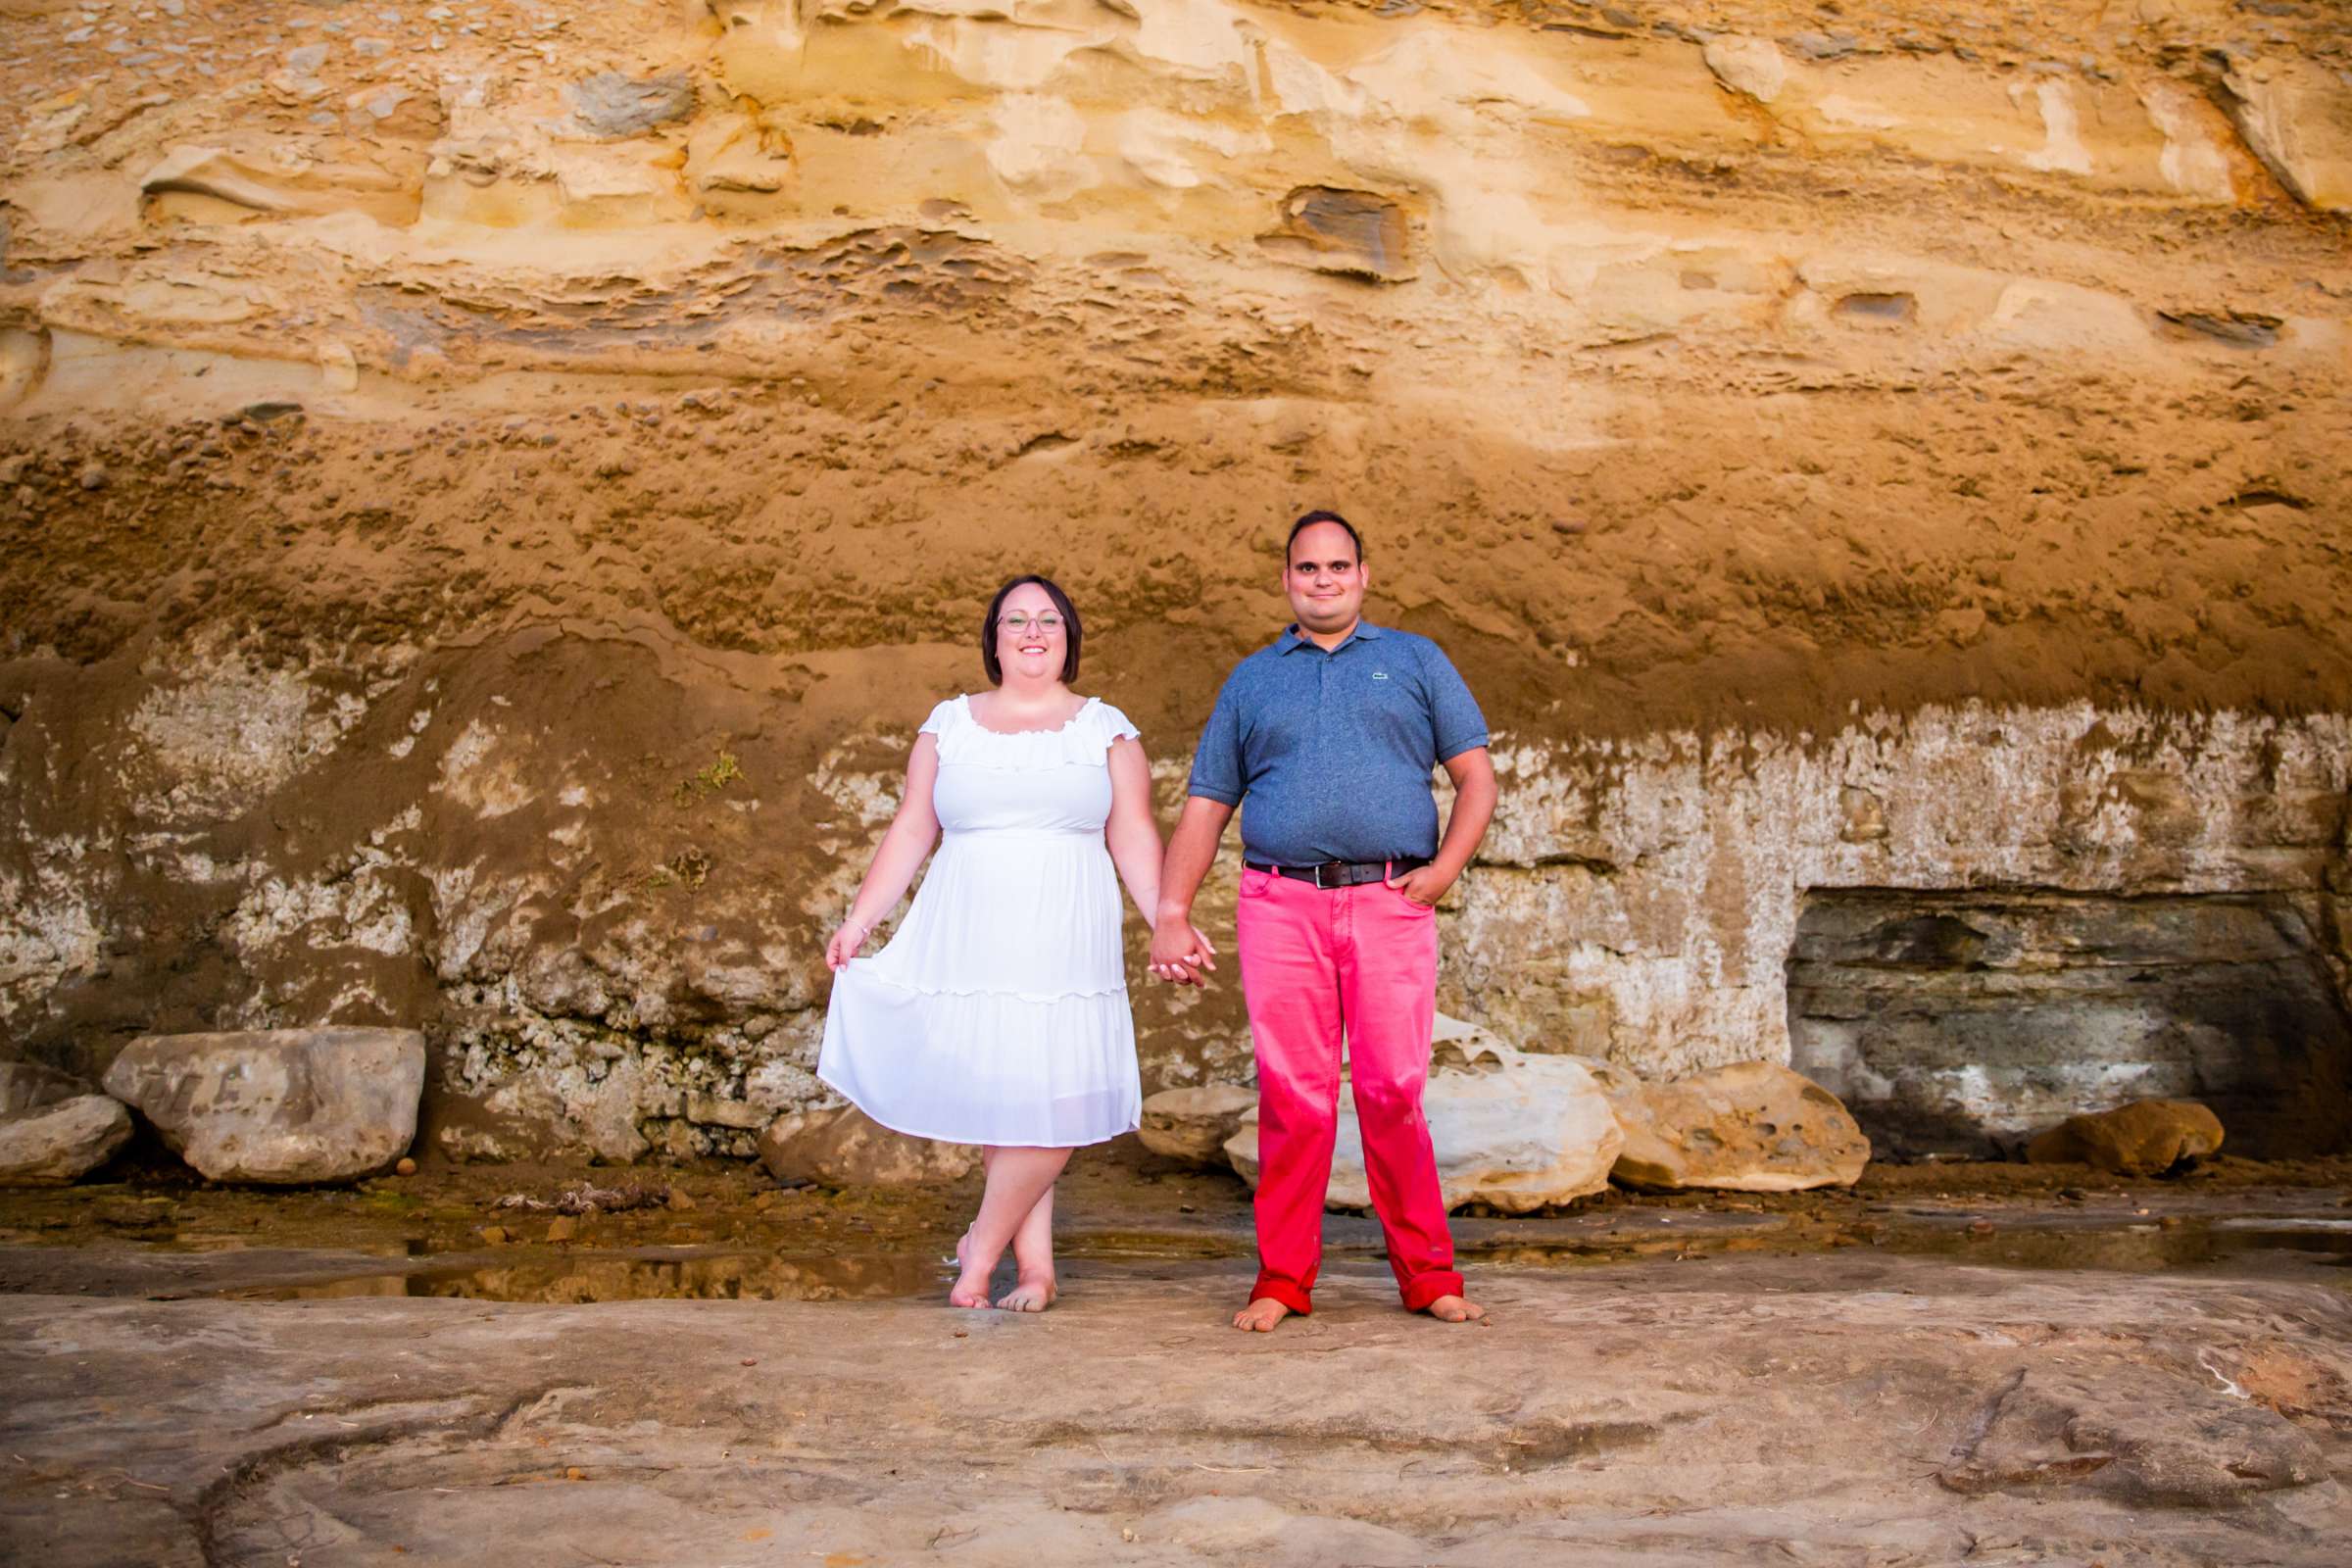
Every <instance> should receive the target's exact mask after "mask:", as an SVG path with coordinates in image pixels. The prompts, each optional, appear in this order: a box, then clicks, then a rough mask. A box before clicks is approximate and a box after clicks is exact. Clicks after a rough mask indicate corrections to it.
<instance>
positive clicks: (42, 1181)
mask: <svg viewBox="0 0 2352 1568" xmlns="http://www.w3.org/2000/svg"><path fill="white" fill-rule="evenodd" d="M129 1140H130V1112H129V1111H127V1110H124V1109H123V1105H122V1103H121V1102H119V1101H115V1100H110V1099H108V1098H107V1097H106V1096H105V1095H87V1094H84V1095H75V1096H73V1098H72V1099H69V1100H53V1101H46V1102H44V1103H40V1104H38V1105H34V1106H31V1107H29V1108H26V1109H24V1110H17V1111H11V1112H8V1113H6V1114H0V1187H54V1186H60V1185H63V1184H64V1183H66V1182H72V1181H79V1180H80V1179H81V1178H82V1177H83V1176H85V1175H87V1174H88V1173H89V1172H91V1171H93V1170H96V1169H97V1168H98V1167H99V1166H100V1165H103V1164H105V1163H106V1162H107V1161H108V1160H109V1159H112V1158H113V1157H114V1155H115V1151H117V1150H119V1149H121V1148H122V1147H123V1145H124V1144H125V1143H127V1142H129Z"/></svg>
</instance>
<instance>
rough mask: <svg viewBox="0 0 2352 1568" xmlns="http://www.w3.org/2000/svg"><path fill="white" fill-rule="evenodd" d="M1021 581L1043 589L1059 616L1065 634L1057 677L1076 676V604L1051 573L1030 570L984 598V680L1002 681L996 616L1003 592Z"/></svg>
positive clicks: (1005, 593)
mask: <svg viewBox="0 0 2352 1568" xmlns="http://www.w3.org/2000/svg"><path fill="white" fill-rule="evenodd" d="M1025 582H1033V583H1035V584H1037V585H1038V586H1039V587H1040V588H1043V589H1044V590H1045V591H1046V597H1047V598H1048V599H1051V600H1053V601H1054V613H1056V614H1058V615H1060V616H1061V629H1062V633H1063V636H1064V638H1065V641H1064V642H1063V643H1062V650H1061V678H1062V680H1063V681H1064V682H1068V681H1073V680H1076V679H1077V678H1078V644H1079V641H1080V629H1079V625H1078V607H1077V606H1075V605H1073V604H1071V603H1070V596H1069V595H1068V594H1065V593H1063V592H1062V591H1061V585H1060V584H1059V583H1057V582H1055V581H1054V579H1053V578H1051V577H1041V576H1039V575H1038V574H1037V573H1036V572H1034V571H1032V572H1024V573H1023V574H1022V575H1020V576H1018V577H1015V578H1013V579H1012V580H1011V581H1010V582H1008V583H1006V584H1005V586H1004V587H1002V588H1000V589H998V590H997V597H996V598H994V599H991V600H990V601H989V602H988V613H987V615H985V616H984V617H982V619H981V621H980V667H981V668H982V669H985V670H987V671H988V683H989V684H990V685H991V686H1002V685H1004V684H1005V666H1004V665H1003V664H1002V663H1001V662H999V661H998V659H997V616H998V613H999V612H1001V611H1002V610H1004V608H1005V595H1007V594H1009V593H1011V592H1012V591H1013V590H1014V589H1015V588H1018V587H1019V586H1020V585H1021V584H1023V583H1025Z"/></svg>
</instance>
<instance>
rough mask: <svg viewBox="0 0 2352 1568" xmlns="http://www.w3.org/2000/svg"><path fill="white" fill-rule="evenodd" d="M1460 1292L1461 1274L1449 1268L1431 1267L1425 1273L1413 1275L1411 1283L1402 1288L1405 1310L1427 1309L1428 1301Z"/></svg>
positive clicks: (1421, 1310) (1456, 1294) (1420, 1310)
mask: <svg viewBox="0 0 2352 1568" xmlns="http://www.w3.org/2000/svg"><path fill="white" fill-rule="evenodd" d="M1461 1294H1462V1277H1461V1275H1459V1274H1457V1273H1455V1272H1454V1271H1453V1270H1451V1269H1432V1270H1430V1271H1429V1272H1428V1273H1427V1274H1416V1275H1414V1276H1413V1281H1412V1283H1411V1284H1409V1285H1407V1286H1406V1287H1405V1288H1404V1309H1405V1310H1406V1311H1407V1312H1423V1311H1427V1310H1428V1309H1429V1303H1430V1302H1432V1301H1434V1300H1436V1299H1438V1298H1439V1297H1441V1296H1459V1295H1461Z"/></svg>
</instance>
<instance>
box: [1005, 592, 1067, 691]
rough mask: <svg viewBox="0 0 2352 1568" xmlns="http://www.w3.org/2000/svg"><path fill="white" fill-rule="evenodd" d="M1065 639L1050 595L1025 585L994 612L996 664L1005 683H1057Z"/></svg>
mask: <svg viewBox="0 0 2352 1568" xmlns="http://www.w3.org/2000/svg"><path fill="white" fill-rule="evenodd" d="M1069 635H1070V629H1069V627H1067V626H1065V625H1063V624H1062V623H1061V612H1060V611H1058V610H1056V609H1054V597H1053V595H1051V594H1049V593H1047V592H1046V591H1045V590H1044V589H1043V588H1040V587H1039V586H1038V585H1037V584H1036V583H1033V582H1025V583H1023V584H1021V585H1020V586H1019V587H1018V588H1015V589H1014V590H1013V591H1012V592H1010V593H1008V594H1006V595H1005V603H1004V605H1003V606H1002V607H1000V608H999V609H998V611H997V663H998V664H999V665H1000V666H1002V667H1003V669H1004V671H1005V678H1006V679H1008V680H1009V679H1011V678H1013V677H1015V676H1018V677H1020V678H1022V679H1025V680H1059V679H1060V678H1061V664H1062V658H1063V656H1064V654H1066V653H1067V652H1068V650H1069Z"/></svg>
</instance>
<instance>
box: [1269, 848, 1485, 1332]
mask: <svg viewBox="0 0 2352 1568" xmlns="http://www.w3.org/2000/svg"><path fill="white" fill-rule="evenodd" d="M1236 924H1237V926H1238V931H1237V936H1238V938H1239V940H1238V942H1237V944H1236V946H1237V948H1238V950H1239V954H1240V957H1241V964H1242V991H1243V994H1244V996H1245V997H1246V999H1247V1000H1248V1002H1249V1005H1250V1036H1251V1038H1252V1039H1253V1040H1254V1041H1255V1042H1256V1046H1257V1103H1258V1127H1257V1157H1258V1163H1259V1171H1258V1180H1257V1258H1258V1270H1257V1284H1256V1285H1255V1286H1253V1287H1251V1289H1250V1299H1251V1300H1253V1301H1254V1300H1258V1299H1266V1298H1270V1299H1274V1300H1277V1301H1280V1302H1281V1303H1282V1304H1283V1305H1285V1306H1287V1307H1289V1308H1290V1309H1291V1310H1292V1311H1294V1312H1306V1311H1310V1310H1312V1308H1313V1302H1312V1300H1311V1294H1312V1292H1313V1291H1314V1288H1315V1273H1316V1271H1317V1270H1318V1269H1319V1268H1320V1267H1321V1266H1322V1261H1323V1199H1324V1194H1325V1192H1326V1191H1327V1190H1328V1189H1329V1187H1330V1185H1331V1152H1332V1145H1333V1142H1334V1140H1335V1138H1336V1137H1337V1134H1338V1130H1339V1103H1340V1043H1341V1039H1342V1037H1343V1036H1345V1038H1346V1040H1347V1045H1348V1070H1349V1076H1350V1078H1351V1079H1352V1081H1353V1084H1354V1089H1355V1115H1356V1120H1357V1122H1358V1123H1360V1124H1361V1126H1362V1128H1363V1135H1364V1164H1365V1167H1366V1172H1367V1174H1368V1175H1369V1176H1370V1178H1371V1188H1372V1206H1373V1208H1374V1209H1375V1210H1376V1211H1377V1212H1378V1213H1379V1215H1380V1227H1381V1231H1382V1233H1383V1234H1384V1235H1385V1236H1386V1238H1387V1240H1388V1244H1389V1267H1390V1268H1391V1269H1392V1270H1393V1271H1394V1272H1395V1273H1396V1275H1397V1289H1398V1290H1400V1291H1402V1292H1403V1293H1404V1304H1405V1307H1406V1309H1407V1310H1410V1311H1415V1312H1417V1311H1419V1310H1421V1308H1423V1307H1425V1306H1427V1305H1428V1304H1429V1303H1430V1302H1432V1301H1434V1300H1436V1299H1438V1298H1439V1297H1441V1296H1458V1295H1460V1294H1461V1290H1462V1277H1461V1275H1459V1274H1457V1273H1455V1272H1454V1268H1453V1236H1452V1233H1451V1232H1449V1231H1448V1230H1447V1229H1446V1200H1445V1198H1444V1197H1443V1196H1442V1195H1441V1194H1440V1192H1439V1190H1438V1166H1437V1160H1436V1158H1435V1157H1434V1156H1433V1155H1432V1154H1431V1152H1430V1147H1429V1123H1428V1122H1427V1121H1425V1120H1424V1119H1423V1118H1422V1114H1421V1087H1422V1085H1423V1084H1424V1083H1425V1082H1427V1080H1428V1078H1429V1037H1430V1029H1431V1026H1432V1024H1433V1023H1434V1022H1435V1019H1436V1016H1437V984H1438V917H1437V911H1435V910H1434V909H1427V908H1424V907H1421V906H1419V905H1417V904H1414V903H1413V902H1412V901H1411V900H1409V899H1407V898H1406V897H1405V896H1404V895H1403V894H1401V893H1399V892H1397V890H1396V889H1394V888H1392V887H1389V886H1387V885H1386V884H1383V883H1379V882H1373V883H1368V884H1366V885H1365V886H1362V887H1353V888H1332V889H1329V890H1325V889H1321V888H1318V887H1316V886H1314V885H1313V884H1312V883H1309V882H1299V881H1296V880H1294V879H1292V878H1290V877H1280V876H1274V875H1272V874H1270V873H1268V872H1265V871H1249V870H1245V871H1244V872H1243V873H1242V895H1241V907H1240V910H1239V913H1238V916H1237V920H1236Z"/></svg>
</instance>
